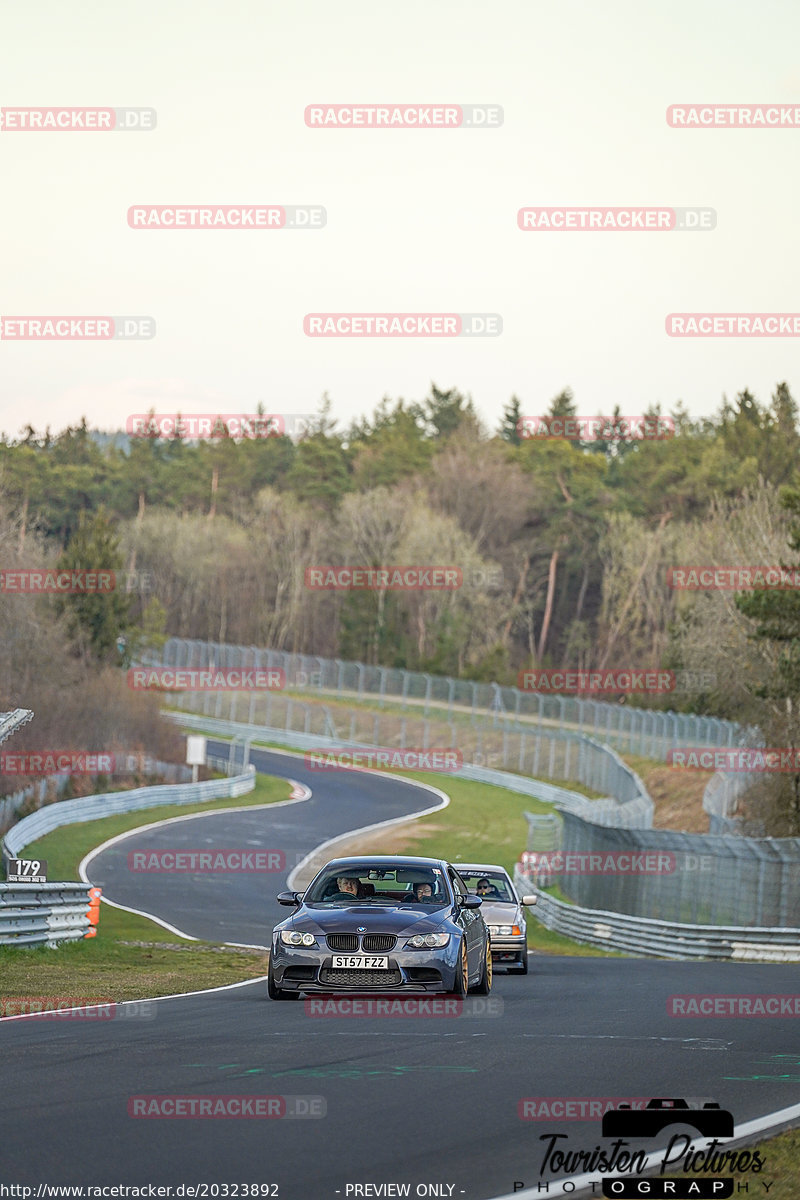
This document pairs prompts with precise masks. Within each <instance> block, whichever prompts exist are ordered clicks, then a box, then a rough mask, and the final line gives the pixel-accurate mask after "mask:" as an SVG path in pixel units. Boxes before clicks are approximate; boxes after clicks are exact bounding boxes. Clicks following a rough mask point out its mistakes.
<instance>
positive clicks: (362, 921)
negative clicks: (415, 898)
mask: <svg viewBox="0 0 800 1200" xmlns="http://www.w3.org/2000/svg"><path fill="white" fill-rule="evenodd" d="M447 914H448V909H447V908H434V909H430V910H428V911H427V912H425V911H423V910H422V909H419V908H411V907H410V906H403V907H398V908H384V907H383V906H377V905H369V904H362V905H357V906H354V907H353V908H303V909H301V910H300V911H299V912H297V913H294V914H293V915H292V916H291V917H290V918H289V920H288V921H285V922H283V926H282V927H283V928H284V929H307V930H313V929H315V928H316V929H317V930H319V931H320V932H322V933H351V932H352V933H355V931H356V929H357V928H358V926H360V925H364V926H366V931H367V933H395V934H399V933H403V932H404V931H405V930H406V929H410V928H412V927H413V928H414V929H415V930H418V931H419V932H420V933H428V932H430V931H431V930H432V929H440V928H441V926H442V922H443V921H445V920H447Z"/></svg>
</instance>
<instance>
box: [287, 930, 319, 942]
mask: <svg viewBox="0 0 800 1200" xmlns="http://www.w3.org/2000/svg"><path fill="white" fill-rule="evenodd" d="M281 941H282V942H283V944H284V946H316V944H317V939H316V938H315V937H314V935H313V933H299V932H298V931H297V930H296V929H282V930H281Z"/></svg>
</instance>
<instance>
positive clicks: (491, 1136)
mask: <svg viewBox="0 0 800 1200" xmlns="http://www.w3.org/2000/svg"><path fill="white" fill-rule="evenodd" d="M256 761H257V765H258V767H259V769H265V770H269V771H270V772H271V773H274V774H277V775H282V776H285V777H289V778H293V779H297V780H299V781H301V782H303V781H307V782H308V783H309V784H310V786H311V787H312V788H313V789H314V797H313V799H312V800H309V801H304V802H300V803H297V804H291V805H284V806H281V807H279V808H277V809H275V813H274V818H272V817H271V816H270V814H269V811H268V810H267V809H263V810H261V811H260V812H258V813H252V814H250V815H249V816H248V814H246V813H241V814H233V815H231V816H230V817H229V818H226V817H224V816H223V815H219V816H216V817H202V818H196V819H194V820H190V821H187V822H185V823H183V822H182V823H180V824H173V825H171V826H168V827H166V828H165V829H163V830H160V831H155V830H154V831H151V832H150V833H148V834H146V835H138V834H134V835H131V837H130V838H128V839H126V841H125V842H123V843H118V844H117V845H116V846H114V847H111V848H110V849H109V850H108V851H106V852H104V853H103V854H102V855H100V856H99V857H98V858H96V859H95V860H94V861H93V862H92V864H91V867H90V871H89V874H90V876H91V878H92V880H93V882H94V881H96V882H99V883H102V885H103V886H104V887H105V888H106V889H107V891H108V893H109V895H110V897H111V898H112V899H114V900H118V901H119V902H120V903H122V904H130V905H131V907H138V908H142V909H148V910H149V911H152V912H153V913H155V915H158V916H160V917H162V918H163V919H164V920H166V921H168V922H169V923H171V924H175V925H176V926H177V927H179V928H181V929H184V930H185V931H186V932H188V933H193V934H194V935H195V936H202V937H211V938H215V939H220V938H226V939H227V940H231V941H236V942H249V943H265V942H267V941H268V935H269V929H270V927H271V922H272V920H273V918H276V917H277V916H278V914H280V915H283V914H285V913H286V912H288V910H286V909H279V908H278V906H277V905H275V903H274V900H273V898H272V897H273V896H274V893H275V892H277V891H278V890H280V888H281V887H282V886H283V884H284V877H283V876H276V878H275V883H274V886H270V887H269V889H268V892H267V894H265V893H264V882H263V881H264V877H263V876H258V875H252V876H247V875H242V876H238V877H228V876H226V877H225V879H226V881H227V882H226V883H225V884H224V886H223V889H222V890H221V891H220V890H219V888H218V881H217V882H216V883H214V884H213V885H211V884H209V883H208V881H204V882H203V885H202V887H203V888H206V887H208V888H211V887H213V889H214V890H213V891H211V890H209V891H206V892H203V893H202V894H199V893H198V892H197V890H196V888H195V886H194V878H195V877H192V886H191V888H190V887H189V886H187V881H186V879H185V878H184V879H183V880H182V882H180V883H179V886H177V887H171V879H172V877H167V876H155V875H148V876H139V877H134V876H130V878H128V879H126V876H127V875H128V874H129V873H128V872H127V870H126V867H125V863H126V858H125V856H126V854H127V852H128V851H129V850H130V849H132V848H133V846H134V844H135V846H136V847H139V846H140V845H141V846H148V847H149V846H150V845H158V846H161V847H163V846H167V845H169V846H175V847H177V846H183V847H187V848H199V847H203V846H205V845H207V844H208V843H207V839H208V838H209V837H211V838H214V839H216V840H215V842H214V843H213V844H216V845H220V846H228V847H240V846H245V845H250V844H251V843H255V842H258V844H259V845H260V846H262V847H265V848H270V849H274V848H279V849H283V850H284V851H285V853H286V859H287V866H288V867H292V866H294V861H293V860H296V858H297V857H298V856H300V855H302V854H303V853H305V852H306V851H308V850H310V849H312V848H313V846H314V845H315V844H317V843H319V842H321V841H324V840H326V839H327V838H331V837H335V836H336V835H337V834H339V833H342V832H344V831H345V830H347V829H351V828H355V827H357V826H360V825H365V824H370V823H372V822H375V821H378V820H386V819H390V818H391V817H393V816H398V815H402V814H405V813H408V812H412V811H415V810H419V809H423V808H428V807H430V806H431V804H432V803H435V797H433V796H431V794H430V793H429V792H426V791H421V790H417V789H414V788H411V787H409V786H408V785H407V784H404V783H401V782H398V781H393V780H391V779H385V778H378V777H376V776H372V775H369V776H367V775H363V776H360V777H355V776H351V775H344V774H342V775H339V774H338V773H335V774H334V773H332V774H330V775H327V774H322V773H319V772H314V773H306V772H304V769H303V767H302V760H299V759H290V758H287V757H285V756H283V755H272V754H267V753H264V754H263V755H261V754H259V755H258V756H257V758H256ZM178 838H180V840H178ZM145 839H147V841H145ZM237 906H238V911H237ZM530 968H531V969H530V974H529V975H528V976H524V977H521V976H513V975H505V974H504V973H503V972H500V971H498V972H497V974H496V975H495V985H494V988H493V991H492V995H491V997H488V998H483V997H470V998H468V1000H467V1001H466V1002H465V1015H464V1014H462V1015H452V1016H425V1015H422V1016H415V1017H411V1016H398V1017H376V1016H360V1015H356V1016H351V1017H345V1016H336V1017H325V1016H320V1015H318V1014H319V1007H320V1006H324V1004H325V1002H324V1001H322V1000H320V999H319V998H315V1000H314V1001H313V1002H312V1001H311V1000H309V1001H308V1002H304V1001H299V1002H296V1003H286V1004H276V1003H271V1002H269V1001H268V1000H267V999H266V991H265V984H264V983H263V982H258V983H254V984H248V985H246V986H242V987H238V988H233V989H227V990H221V991H218V992H214V993H206V994H199V995H195V996H189V997H181V998H174V999H165V1000H161V1001H157V1002H148V1003H146V1004H132V1005H124V1006H120V1008H119V1009H118V1010H117V1014H116V1016H115V1017H114V1019H106V1020H74V1019H60V1020H46V1021H44V1020H28V1019H22V1020H15V1019H10V1020H4V1021H2V1022H0V1081H2V1086H0V1131H2V1133H1V1134H0V1138H1V1140H0V1183H14V1184H28V1185H32V1186H33V1188H34V1191H33V1193H32V1195H33V1196H36V1187H37V1185H38V1184H41V1183H47V1184H83V1185H101V1186H102V1185H112V1186H113V1185H118V1184H122V1185H138V1186H142V1185H146V1184H156V1185H172V1187H173V1189H174V1188H175V1187H176V1186H177V1185H181V1184H183V1185H190V1186H191V1185H198V1184H208V1185H211V1184H220V1185H222V1184H228V1185H231V1189H230V1191H229V1192H228V1195H230V1196H234V1195H236V1194H237V1191H236V1190H235V1189H234V1185H240V1186H239V1189H238V1196H243V1195H247V1194H248V1193H246V1192H245V1191H244V1190H242V1188H241V1185H245V1184H246V1185H253V1184H259V1185H267V1184H277V1185H278V1189H277V1191H274V1190H272V1191H268V1190H267V1189H264V1188H263V1187H262V1189H261V1190H260V1191H259V1192H258V1193H257V1194H259V1195H267V1194H273V1195H277V1196H279V1197H280V1198H281V1200H327V1198H328V1197H330V1198H331V1200H335V1198H336V1197H342V1198H343V1200H346V1197H347V1196H352V1197H358V1196H362V1197H363V1196H380V1195H389V1196H391V1195H402V1194H404V1193H403V1192H402V1191H397V1190H395V1191H387V1190H383V1191H380V1190H360V1191H354V1190H353V1185H361V1186H362V1189H363V1188H364V1187H365V1185H368V1184H372V1185H374V1187H375V1188H376V1189H377V1188H378V1187H379V1186H380V1185H386V1184H403V1183H407V1184H409V1185H411V1186H410V1190H409V1192H408V1193H405V1194H408V1195H410V1196H415V1195H428V1196H439V1197H448V1196H452V1197H460V1196H463V1197H469V1198H471V1200H488V1198H489V1197H495V1196H504V1195H506V1194H509V1193H511V1192H512V1190H513V1188H514V1184H515V1182H516V1183H517V1184H519V1185H522V1184H524V1187H525V1189H531V1188H532V1189H536V1187H537V1184H541V1186H542V1190H541V1192H539V1193H538V1194H541V1195H545V1194H547V1193H545V1191H544V1184H545V1183H546V1182H547V1181H548V1180H553V1179H555V1178H558V1177H562V1176H566V1175H568V1174H570V1173H571V1172H569V1171H565V1170H559V1171H546V1172H545V1173H544V1174H540V1168H541V1165H542V1159H543V1148H544V1145H545V1142H543V1141H541V1140H540V1139H541V1138H542V1136H543V1135H544V1136H545V1137H549V1135H551V1134H566V1135H568V1142H566V1143H564V1145H565V1146H566V1148H567V1149H569V1150H575V1149H587V1150H588V1149H591V1148H593V1147H594V1146H595V1145H598V1144H601V1143H602V1138H601V1125H600V1121H599V1120H598V1119H594V1120H588V1119H585V1118H584V1119H576V1120H563V1119H553V1118H551V1119H543V1120H536V1121H533V1120H521V1119H520V1117H519V1115H518V1105H519V1103H520V1101H523V1100H524V1099H525V1098H529V1099H530V1098H539V1099H540V1100H541V1098H546V1097H549V1098H560V1097H563V1098H587V1097H617V1098H634V1097H645V1098H646V1097H651V1096H659V1097H684V1096H685V1097H689V1098H697V1097H702V1098H704V1099H706V1100H708V1099H714V1100H716V1101H718V1102H719V1103H720V1104H721V1105H722V1106H723V1108H728V1109H730V1111H731V1112H732V1113H733V1115H734V1119H735V1122H736V1125H737V1126H740V1125H742V1124H743V1123H744V1122H745V1121H748V1120H750V1119H753V1118H755V1117H758V1116H761V1115H762V1114H767V1113H770V1112H772V1111H774V1110H778V1109H783V1108H785V1107H786V1106H788V1105H792V1104H796V1103H798V1102H800V1046H798V1037H797V1026H796V1022H795V1021H794V1020H792V1019H791V1018H788V1017H768V1018H755V1017H754V1018H725V1017H714V1018H680V1019H679V1018H675V1017H672V1016H670V1015H668V1009H667V1001H668V997H669V996H671V995H674V994H681V995H685V994H697V993H703V994H708V993H714V994H725V995H731V994H736V995H742V994H748V995H753V994H766V993H769V994H771V995H776V994H779V995H784V996H785V995H791V994H792V993H793V990H794V986H795V984H796V978H797V968H796V966H791V965H785V966H784V965H758V964H729V963H709V962H705V963H683V962H660V961H656V960H653V961H648V960H633V959H593V958H561V957H544V956H536V957H533V958H531V962H530ZM314 1005H316V1010H315V1011H311V1009H312V1007H314ZM471 1006H474V1009H473V1010H472V1011H469V1012H466V1010H467V1009H469V1008H470V1007H471ZM153 1095H156V1096H172V1097H174V1096H186V1097H199V1096H214V1097H217V1096H245V1097H256V1096H270V1097H278V1096H280V1097H286V1098H287V1099H286V1100H285V1102H282V1104H283V1103H285V1105H286V1108H285V1109H283V1107H282V1106H281V1111H287V1113H288V1112H289V1111H292V1110H293V1111H295V1112H296V1113H297V1114H298V1115H297V1116H294V1117H290V1116H288V1115H287V1116H286V1117H284V1118H283V1119H272V1120H270V1119H258V1118H251V1119H146V1118H145V1119H136V1118H134V1117H131V1116H129V1115H128V1105H129V1101H130V1100H131V1098H132V1097H141V1096H153ZM293 1097H301V1098H302V1099H301V1100H300V1101H298V1100H296V1099H292V1098H293ZM306 1114H308V1115H306ZM323 1114H324V1115H323ZM665 1142H666V1138H664V1139H663V1140H657V1141H654V1142H652V1143H634V1144H633V1145H634V1147H635V1148H640V1147H641V1146H642V1145H644V1148H645V1149H648V1150H649V1149H653V1148H655V1147H656V1146H657V1145H662V1144H665ZM679 1173H680V1169H679V1167H678V1168H676V1169H675V1170H674V1171H673V1174H679ZM596 1178H597V1180H598V1185H597V1188H596V1191H595V1194H596V1195H600V1194H601V1190H600V1186H599V1179H600V1174H599V1173H597V1175H596ZM761 1179H764V1180H765V1181H767V1182H769V1180H770V1167H769V1161H768V1160H767V1162H766V1164H765V1167H764V1170H763V1172H762V1174H761V1176H757V1177H754V1178H753V1179H752V1180H751V1182H750V1189H749V1191H750V1195H751V1196H752V1195H753V1194H762V1195H766V1194H767V1193H766V1191H765V1190H764V1189H763V1187H762V1185H761V1183H760V1180H761ZM756 1180H759V1182H756ZM348 1185H349V1186H350V1190H349V1191H348ZM519 1191H520V1189H519V1188H518V1193H519ZM43 1194H44V1193H43ZM172 1194H173V1195H176V1194H177V1195H181V1194H182V1195H187V1194H190V1193H188V1191H185V1192H183V1193H176V1192H175V1191H174V1190H173V1193H172ZM194 1194H195V1195H202V1194H203V1193H202V1192H200V1193H198V1192H195V1193H194ZM206 1194H207V1195H212V1194H213V1195H218V1196H223V1195H224V1194H225V1193H224V1192H223V1190H222V1189H219V1190H217V1191H216V1192H213V1191H208V1192H207V1193H206ZM249 1194H250V1195H252V1194H253V1193H252V1192H251V1193H249ZM532 1194H537V1193H536V1192H535V1191H534V1192H533V1193H532ZM561 1194H562V1189H561V1188H560V1187H557V1186H554V1185H553V1184H552V1183H551V1187H550V1191H549V1195H551V1196H552V1195H561ZM573 1194H576V1195H577V1194H579V1193H573ZM589 1194H590V1193H589Z"/></svg>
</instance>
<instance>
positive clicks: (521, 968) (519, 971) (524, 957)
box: [514, 950, 528, 975]
mask: <svg viewBox="0 0 800 1200" xmlns="http://www.w3.org/2000/svg"><path fill="white" fill-rule="evenodd" d="M514 973H515V974H516V975H527V974H528V951H527V950H523V951H522V953H521V954H520V956H519V962H517V963H514Z"/></svg>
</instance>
